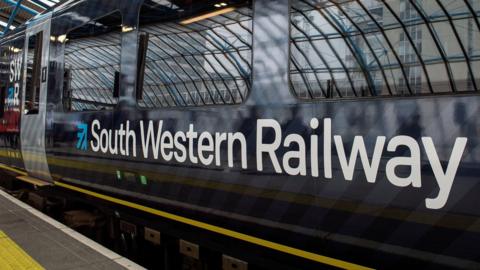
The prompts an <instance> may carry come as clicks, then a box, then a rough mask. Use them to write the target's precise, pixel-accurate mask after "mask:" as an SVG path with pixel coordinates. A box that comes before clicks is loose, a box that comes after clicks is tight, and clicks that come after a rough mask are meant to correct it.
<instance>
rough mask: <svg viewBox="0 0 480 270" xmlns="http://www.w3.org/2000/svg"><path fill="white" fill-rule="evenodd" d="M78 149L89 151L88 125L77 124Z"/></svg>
mask: <svg viewBox="0 0 480 270" xmlns="http://www.w3.org/2000/svg"><path fill="white" fill-rule="evenodd" d="M77 129H78V131H77V138H78V141H77V149H79V150H85V151H86V150H87V149H88V144H87V140H88V125H87V124H85V123H78V124H77Z"/></svg>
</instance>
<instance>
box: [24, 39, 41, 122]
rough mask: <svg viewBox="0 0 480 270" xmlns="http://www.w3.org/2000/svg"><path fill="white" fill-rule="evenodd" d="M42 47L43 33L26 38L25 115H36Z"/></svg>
mask: <svg viewBox="0 0 480 270" xmlns="http://www.w3.org/2000/svg"><path fill="white" fill-rule="evenodd" d="M42 47H43V32H38V33H36V34H34V35H32V36H30V37H29V38H28V51H27V88H26V91H25V104H24V109H25V114H38V106H39V100H40V87H41V77H42V75H41V72H42V71H41V68H42Z"/></svg>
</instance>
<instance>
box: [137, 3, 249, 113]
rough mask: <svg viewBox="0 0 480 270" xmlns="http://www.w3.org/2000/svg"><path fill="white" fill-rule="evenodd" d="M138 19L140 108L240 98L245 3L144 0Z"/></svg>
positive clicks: (244, 85)
mask: <svg viewBox="0 0 480 270" xmlns="http://www.w3.org/2000/svg"><path fill="white" fill-rule="evenodd" d="M139 23H140V29H139V30H140V38H139V41H140V52H139V70H140V72H139V76H140V77H139V84H137V98H140V100H139V106H140V107H143V108H159V107H174V106H203V105H210V104H238V103H241V102H242V101H243V100H244V99H245V97H246V96H247V94H248V92H249V89H250V74H251V64H252V63H251V53H252V6H251V2H250V1H245V0H237V1H222V2H218V3H217V2H212V1H205V0H201V1H154V0H146V1H145V2H144V4H143V6H142V9H141V12H140V21H139ZM142 44H143V45H142ZM142 51H144V52H145V53H144V54H145V55H144V57H143V56H142ZM142 59H143V60H142ZM142 71H144V72H142ZM142 77H143V80H141V79H142ZM139 92H140V93H139Z"/></svg>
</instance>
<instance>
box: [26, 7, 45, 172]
mask: <svg viewBox="0 0 480 270" xmlns="http://www.w3.org/2000/svg"><path fill="white" fill-rule="evenodd" d="M49 42H50V18H49V16H45V17H44V18H42V19H41V20H40V21H34V22H33V23H32V24H30V25H28V26H27V30H26V40H25V53H24V59H25V61H23V65H24V78H25V80H24V84H23V92H22V93H23V94H22V104H23V107H22V108H23V111H22V119H21V133H20V140H21V147H22V156H23V162H24V165H25V169H26V170H27V171H28V173H29V174H30V175H32V176H35V177H38V178H41V179H44V180H51V177H50V172H49V169H48V164H47V159H46V154H45V111H46V97H47V74H48V72H47V71H48V70H47V68H48V53H49Z"/></svg>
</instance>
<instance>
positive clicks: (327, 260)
mask: <svg viewBox="0 0 480 270" xmlns="http://www.w3.org/2000/svg"><path fill="white" fill-rule="evenodd" d="M54 184H55V185H57V186H60V187H63V188H66V189H70V190H73V191H77V192H80V193H83V194H87V195H90V196H93V197H96V198H99V199H102V200H105V201H109V202H113V203H116V204H120V205H123V206H127V207H130V208H134V209H137V210H140V211H143V212H147V213H150V214H153V215H156V216H160V217H163V218H167V219H170V220H174V221H177V222H181V223H184V224H188V225H191V226H194V227H197V228H201V229H204V230H208V231H211V232H215V233H218V234H222V235H226V236H229V237H232V238H236V239H239V240H242V241H245V242H249V243H252V244H256V245H259V246H263V247H266V248H270V249H273V250H277V251H280V252H284V253H288V254H291V255H294V256H298V257H301V258H304V259H308V260H312V261H315V262H319V263H323V264H327V265H331V266H334V267H338V268H342V269H372V268H368V267H365V266H361V265H358V264H354V263H350V262H346V261H342V260H339V259H335V258H331V257H327V256H323V255H319V254H315V253H312V252H308V251H305V250H301V249H297V248H293V247H289V246H286V245H282V244H278V243H275V242H271V241H268V240H265V239H261V238H258V237H255V236H251V235H248V234H244V233H240V232H236V231H232V230H229V229H225V228H222V227H219V226H215V225H211V224H208V223H205V222H201V221H197V220H193V219H190V218H186V217H182V216H179V215H175V214H171V213H168V212H165V211H161V210H158V209H154V208H151V207H147V206H143V205H140V204H136V203H132V202H129V201H125V200H122V199H118V198H114V197H111V196H108V195H104V194H100V193H97V192H93V191H90V190H87V189H83V188H79V187H76V186H72V185H69V184H65V183H61V182H54Z"/></svg>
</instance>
